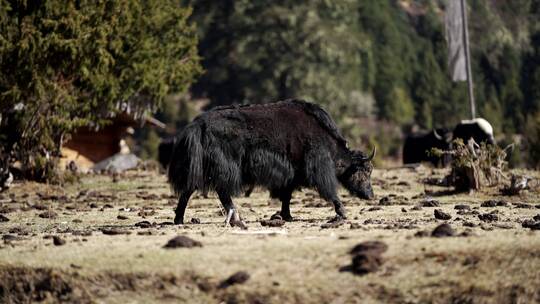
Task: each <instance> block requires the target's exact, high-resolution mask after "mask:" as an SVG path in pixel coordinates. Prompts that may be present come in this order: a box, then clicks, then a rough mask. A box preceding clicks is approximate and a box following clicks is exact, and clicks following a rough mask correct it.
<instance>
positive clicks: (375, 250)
mask: <svg viewBox="0 0 540 304" xmlns="http://www.w3.org/2000/svg"><path fill="white" fill-rule="evenodd" d="M387 250H388V245H386V244H385V243H383V242H381V241H366V242H362V243H359V244H357V245H356V246H354V247H353V248H352V249H351V251H349V253H350V254H352V255H355V254H359V253H362V252H364V253H366V252H368V253H370V254H376V255H380V254H383V253H384V252H386V251H387Z"/></svg>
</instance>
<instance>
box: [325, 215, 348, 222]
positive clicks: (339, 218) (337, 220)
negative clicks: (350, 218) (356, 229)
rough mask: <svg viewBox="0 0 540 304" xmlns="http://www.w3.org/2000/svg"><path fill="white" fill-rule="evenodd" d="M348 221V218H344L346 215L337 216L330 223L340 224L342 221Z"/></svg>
mask: <svg viewBox="0 0 540 304" xmlns="http://www.w3.org/2000/svg"><path fill="white" fill-rule="evenodd" d="M346 219H347V217H346V216H344V215H336V216H334V217H333V218H332V219H331V220H329V221H328V223H339V222H342V221H344V220H346Z"/></svg>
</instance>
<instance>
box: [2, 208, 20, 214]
mask: <svg viewBox="0 0 540 304" xmlns="http://www.w3.org/2000/svg"><path fill="white" fill-rule="evenodd" d="M15 211H17V209H15V208H13V207H9V206H1V207H0V213H2V214H5V213H11V212H15Z"/></svg>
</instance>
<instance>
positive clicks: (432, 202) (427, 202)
mask: <svg viewBox="0 0 540 304" xmlns="http://www.w3.org/2000/svg"><path fill="white" fill-rule="evenodd" d="M420 205H421V206H422V207H440V206H441V203H439V201H436V200H424V201H421V202H420Z"/></svg>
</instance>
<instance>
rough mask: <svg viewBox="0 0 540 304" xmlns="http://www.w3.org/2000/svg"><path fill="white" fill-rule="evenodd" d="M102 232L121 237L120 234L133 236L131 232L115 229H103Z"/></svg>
mask: <svg viewBox="0 0 540 304" xmlns="http://www.w3.org/2000/svg"><path fill="white" fill-rule="evenodd" d="M101 232H102V233H103V234H106V235H120V234H131V231H129V230H122V229H115V228H103V229H101Z"/></svg>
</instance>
